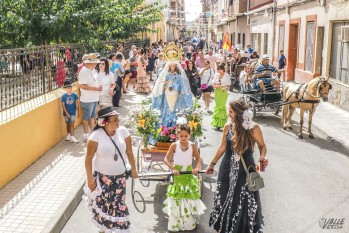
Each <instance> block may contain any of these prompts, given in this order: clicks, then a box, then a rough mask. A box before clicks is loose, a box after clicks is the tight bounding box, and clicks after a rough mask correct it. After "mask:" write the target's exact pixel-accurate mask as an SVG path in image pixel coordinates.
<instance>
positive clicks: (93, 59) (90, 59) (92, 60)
mask: <svg viewBox="0 0 349 233" xmlns="http://www.w3.org/2000/svg"><path fill="white" fill-rule="evenodd" d="M83 58H84V59H85V60H84V63H85V64H97V63H101V62H100V61H99V60H98V59H97V55H96V54H95V53H89V54H85V55H84V56H83Z"/></svg>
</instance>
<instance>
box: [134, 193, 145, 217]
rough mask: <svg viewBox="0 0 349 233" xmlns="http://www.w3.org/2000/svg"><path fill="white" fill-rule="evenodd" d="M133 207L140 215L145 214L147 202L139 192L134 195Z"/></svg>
mask: <svg viewBox="0 0 349 233" xmlns="http://www.w3.org/2000/svg"><path fill="white" fill-rule="evenodd" d="M132 202H133V206H134V207H135V209H136V210H137V211H138V212H139V213H144V212H145V201H144V197H143V196H142V194H141V193H140V192H138V191H135V192H134V193H133V195H132Z"/></svg>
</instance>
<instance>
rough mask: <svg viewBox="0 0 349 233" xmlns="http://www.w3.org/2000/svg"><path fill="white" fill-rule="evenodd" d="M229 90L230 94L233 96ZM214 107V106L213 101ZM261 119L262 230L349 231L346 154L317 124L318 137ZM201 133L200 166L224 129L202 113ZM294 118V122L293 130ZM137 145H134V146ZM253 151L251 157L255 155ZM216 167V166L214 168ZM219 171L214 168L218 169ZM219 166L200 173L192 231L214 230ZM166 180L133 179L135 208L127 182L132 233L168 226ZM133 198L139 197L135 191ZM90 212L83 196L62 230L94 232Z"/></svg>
mask: <svg viewBox="0 0 349 233" xmlns="http://www.w3.org/2000/svg"><path fill="white" fill-rule="evenodd" d="M236 97H237V95H236V94H230V98H236ZM212 107H213V106H212ZM255 121H256V122H257V123H258V124H260V126H261V128H262V131H263V134H264V138H265V142H266V145H267V148H268V153H267V155H268V158H269V165H270V166H269V167H268V168H267V169H266V171H265V172H264V173H262V176H263V178H264V182H265V188H264V189H262V190H261V192H260V193H261V198H262V209H263V215H264V220H265V230H264V232H266V233H321V232H336V233H345V232H346V233H349V175H348V168H349V157H347V156H346V155H345V154H344V152H342V151H340V150H339V149H338V148H337V147H336V146H335V145H334V144H331V143H328V142H327V141H326V140H325V139H324V138H323V137H321V135H319V133H317V132H316V130H315V129H314V130H313V133H314V134H315V136H316V138H315V139H314V140H311V139H308V137H307V136H305V137H304V138H305V139H304V140H300V139H298V137H297V134H296V131H293V132H287V131H284V130H282V129H281V127H280V117H279V116H274V115H273V114H271V113H262V114H259V116H258V118H256V119H255ZM204 125H205V133H204V134H205V136H206V138H203V139H202V142H201V155H202V158H203V161H204V167H206V166H207V164H208V163H209V162H210V161H211V158H212V156H213V155H214V153H215V151H216V150H217V147H218V146H219V143H220V140H221V137H222V132H221V131H216V130H213V129H212V128H211V127H210V116H206V117H205V119H204ZM297 126H298V124H297V123H295V127H294V128H295V130H297ZM134 151H136V149H135V150H134ZM257 153H258V150H257V151H256V153H255V158H256V157H257V156H256V154H257ZM218 168H219V164H218V166H216V169H218ZM216 171H217V170H216ZM216 178H217V172H215V174H214V175H212V176H204V191H203V196H202V200H203V202H204V203H205V204H206V206H207V208H208V209H207V211H206V213H205V214H204V215H203V216H202V218H201V223H200V225H199V226H198V227H197V228H196V229H195V230H194V231H191V232H197V233H203V232H214V231H213V230H211V229H210V228H209V226H208V219H209V215H210V209H211V206H212V201H213V194H214V191H215V188H216V183H215V182H216ZM166 187H167V184H164V183H160V182H151V183H150V185H149V187H143V186H142V185H141V184H140V183H139V181H138V182H137V183H136V190H138V191H139V192H140V193H141V195H142V197H143V198H144V202H137V203H136V206H137V208H138V209H139V210H140V211H141V212H139V211H137V209H136V208H135V206H134V204H133V203H132V198H131V195H130V181H129V183H128V190H127V191H128V200H127V202H128V207H129V211H130V215H131V223H132V228H131V229H132V231H131V232H133V233H151V232H156V233H163V232H168V231H167V219H166V216H165V214H164V213H163V212H162V208H163V201H164V200H165V198H166ZM136 199H138V200H141V199H140V197H139V196H136ZM89 218H90V214H89V212H88V211H87V209H86V208H85V204H84V203H83V202H81V203H80V205H79V206H78V207H77V209H76V211H75V212H74V214H73V215H72V217H71V218H70V220H69V221H68V222H67V224H66V226H65V228H64V229H63V230H62V233H78V232H79V233H80V232H84V233H90V232H91V233H92V232H97V228H96V227H95V226H94V225H93V223H91V222H90V221H89ZM323 218H325V220H326V221H327V220H328V219H331V218H334V219H344V225H343V229H337V230H328V229H321V228H320V224H319V223H320V221H321V220H324V219H323Z"/></svg>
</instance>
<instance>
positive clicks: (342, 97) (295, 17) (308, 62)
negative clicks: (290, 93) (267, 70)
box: [273, 0, 349, 111]
mask: <svg viewBox="0 0 349 233" xmlns="http://www.w3.org/2000/svg"><path fill="white" fill-rule="evenodd" d="M347 12H349V2H348V1H342V0H338V1H336V0H333V1H314V0H308V1H302V2H300V1H296V0H278V1H277V6H276V18H277V22H276V27H275V29H276V33H275V35H276V36H275V43H273V44H274V51H275V52H274V54H273V56H274V61H276V60H277V57H278V51H280V50H281V49H283V50H284V51H285V55H286V57H287V58H288V59H287V76H286V77H285V78H286V80H287V81H296V82H308V81H310V80H311V79H313V78H315V77H318V76H324V77H328V76H329V77H330V78H331V83H332V86H333V89H332V90H331V92H330V102H331V103H333V104H334V105H336V106H338V107H340V108H343V109H345V110H348V111H349V43H348V42H349V38H348V36H347V35H349V17H348V13H347Z"/></svg>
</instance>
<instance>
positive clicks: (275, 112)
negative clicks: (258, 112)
mask: <svg viewBox="0 0 349 233" xmlns="http://www.w3.org/2000/svg"><path fill="white" fill-rule="evenodd" d="M280 109H281V108H280V106H277V107H275V108H274V111H273V113H274V115H275V116H277V115H278V114H279V112H280Z"/></svg>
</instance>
